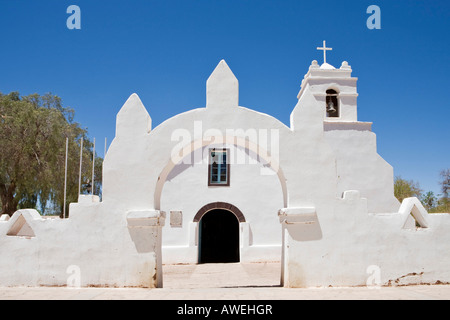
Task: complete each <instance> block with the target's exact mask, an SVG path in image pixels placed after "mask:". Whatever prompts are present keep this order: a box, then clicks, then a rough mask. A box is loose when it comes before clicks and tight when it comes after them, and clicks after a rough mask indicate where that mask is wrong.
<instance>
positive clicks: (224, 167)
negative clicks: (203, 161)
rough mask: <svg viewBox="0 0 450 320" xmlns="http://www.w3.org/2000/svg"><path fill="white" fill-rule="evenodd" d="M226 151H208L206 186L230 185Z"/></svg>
mask: <svg viewBox="0 0 450 320" xmlns="http://www.w3.org/2000/svg"><path fill="white" fill-rule="evenodd" d="M228 151H229V150H228V149H216V148H214V149H209V165H208V186H229V185H230V164H229V159H228V153H229V152H228Z"/></svg>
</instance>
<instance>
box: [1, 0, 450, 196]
mask: <svg viewBox="0 0 450 320" xmlns="http://www.w3.org/2000/svg"><path fill="white" fill-rule="evenodd" d="M72 4H74V5H78V6H79V7H80V9H81V30H69V29H68V28H67V26H66V20H67V18H68V17H69V16H70V15H69V14H67V13H66V10H67V7H68V6H69V5H72ZM372 4H374V5H378V6H379V7H380V9H381V30H369V29H368V28H367V27H366V20H367V19H368V18H369V16H370V15H369V14H367V13H366V10H367V7H368V6H369V5H372ZM449 21H450V2H449V1H448V0H433V1H425V0H423V1H413V0H396V1H379V0H371V1H365V0H354V1H345V0H344V1H328V0H326V1H321V0H315V1H300V0H292V1H291V0H270V1H269V0H177V1H173V0H158V1H152V0H129V1H123V0H122V1H117V0H108V1H101V0H97V1H93V0H89V1H88V0H71V1H64V0H40V1H30V0H28V1H26V0H15V1H11V0H0V36H1V39H2V42H1V47H0V63H1V67H0V91H1V92H3V93H8V92H10V91H19V92H20V93H21V94H22V95H27V94H31V93H39V94H44V93H46V92H52V93H53V94H56V95H58V96H60V97H61V98H62V99H63V103H64V105H66V106H70V107H72V108H73V109H74V110H75V115H76V116H75V121H77V122H79V123H80V124H81V125H82V127H85V128H87V129H88V131H89V135H90V136H91V137H96V139H97V141H98V144H99V145H100V146H99V147H98V150H100V151H99V155H100V156H103V148H104V146H103V144H104V139H105V137H106V138H107V140H108V144H109V143H110V142H111V141H112V139H113V138H114V132H115V117H116V114H117V112H118V111H119V109H120V107H121V106H122V105H123V103H124V102H125V101H126V99H127V98H128V97H129V95H130V94H132V93H134V92H136V93H137V94H138V95H139V96H140V98H141V100H142V101H143V103H144V105H145V106H146V108H147V110H148V112H149V113H150V115H151V117H152V120H153V127H155V126H156V125H158V124H160V123H161V122H162V121H164V120H166V119H168V118H170V117H172V116H174V115H176V114H178V113H180V112H184V111H187V110H190V109H193V108H198V107H204V106H205V102H206V93H205V85H206V79H207V78H208V76H209V75H210V74H211V72H212V71H213V69H214V68H215V66H216V65H217V63H218V62H219V61H220V60H221V59H225V60H226V61H227V63H228V65H229V66H230V67H231V69H232V70H233V72H234V74H235V75H236V76H237V78H238V79H239V84H240V105H241V106H244V107H247V108H251V109H254V110H257V111H260V112H264V113H267V114H270V115H272V116H274V117H276V118H278V119H279V120H280V121H282V122H284V123H285V124H287V125H288V124H289V115H290V113H291V111H292V109H293V108H294V106H295V104H296V103H297V98H296V96H297V93H298V91H299V89H300V83H301V80H302V78H303V76H304V74H305V73H306V72H307V70H308V67H309V65H310V63H311V61H312V60H318V61H319V63H321V62H322V53H321V52H319V51H317V50H316V48H317V47H318V46H321V45H322V41H323V40H326V41H327V46H329V47H332V48H333V51H332V52H331V53H329V54H328V56H327V57H328V58H327V61H328V62H329V63H330V64H332V65H334V66H336V67H339V66H340V65H341V63H342V61H344V60H346V61H348V62H349V64H350V65H351V66H352V69H353V76H355V77H358V79H359V80H358V93H359V97H358V118H359V120H360V121H370V122H373V126H372V128H373V131H374V132H375V133H376V134H377V144H378V153H379V154H380V155H381V156H382V157H383V158H384V159H385V160H386V161H388V162H389V163H390V164H391V165H392V166H393V167H394V174H395V175H401V176H402V177H403V178H405V179H408V180H409V179H412V180H415V181H417V182H419V183H420V186H421V187H422V189H424V191H428V190H432V191H434V192H435V193H438V192H439V186H438V180H439V172H440V170H442V169H445V168H449V167H450V160H449V159H450V143H449V141H450V130H449V118H450V111H449V110H450V90H449V87H450V86H449V85H450V80H449V75H450V64H449V59H448V58H449V52H450V45H449V41H448V40H449V31H450V22H449Z"/></svg>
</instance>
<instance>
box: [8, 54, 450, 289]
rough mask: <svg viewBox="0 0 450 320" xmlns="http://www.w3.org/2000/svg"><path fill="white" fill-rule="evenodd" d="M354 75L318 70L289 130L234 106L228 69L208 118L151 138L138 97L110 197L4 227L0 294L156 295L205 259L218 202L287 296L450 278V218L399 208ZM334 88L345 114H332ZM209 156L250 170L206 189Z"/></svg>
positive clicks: (195, 114)
mask: <svg viewBox="0 0 450 320" xmlns="http://www.w3.org/2000/svg"><path fill="white" fill-rule="evenodd" d="M351 72H352V70H351V68H350V66H349V65H348V64H346V63H343V64H342V66H341V68H340V69H336V68H329V67H327V68H325V67H324V68H320V67H319V66H318V65H317V63H314V62H313V64H312V65H311V66H310V69H309V71H308V73H307V75H306V76H305V79H304V81H303V82H302V86H301V90H300V93H299V95H298V98H299V100H298V103H297V105H296V106H295V107H294V108H293V111H292V113H291V119H290V120H291V121H290V127H287V126H286V125H284V124H283V123H281V122H280V121H278V120H277V119H275V118H273V117H271V116H269V115H266V114H263V113H259V112H256V111H253V110H251V109H248V108H245V107H241V106H239V83H238V81H237V79H236V77H235V75H234V74H233V73H232V72H231V70H230V69H229V67H228V65H227V64H226V63H225V61H221V62H220V63H219V64H218V66H217V67H216V69H215V70H214V72H213V73H212V75H211V76H210V78H209V79H208V80H207V89H206V92H207V99H206V107H205V108H198V109H194V110H191V111H188V112H185V113H182V114H179V115H177V116H175V117H173V118H171V119H168V120H167V121H165V122H163V123H162V124H160V125H159V126H158V127H156V128H152V127H151V125H152V124H151V117H150V115H149V113H148V112H147V109H146V108H145V107H144V105H143V104H142V102H141V100H140V99H139V97H138V96H137V95H136V94H132V95H131V96H130V97H129V99H128V100H127V101H126V103H125V104H124V106H123V107H122V108H121V109H120V111H119V112H118V114H117V126H116V137H115V139H114V140H113V142H112V144H111V146H110V148H109V150H108V153H107V155H106V157H105V160H104V164H103V194H102V201H98V200H99V199H97V198H96V197H92V196H91V197H89V196H87V197H80V201H79V202H78V203H72V204H71V205H70V210H69V212H70V218H69V219H65V220H61V219H58V218H57V219H44V218H42V217H40V216H39V214H38V213H37V212H36V211H34V210H19V211H18V212H16V213H15V214H14V215H13V216H12V217H11V219H9V220H8V219H4V218H1V219H0V254H1V256H2V259H1V260H0V270H1V273H0V285H1V286H39V285H45V286H64V285H67V284H68V281H75V282H76V281H78V280H79V282H80V285H81V286H113V287H161V286H163V279H162V278H163V274H162V269H163V268H162V263H163V261H164V262H165V263H196V262H197V259H198V256H197V255H198V241H197V239H198V226H197V223H196V222H194V221H193V217H194V216H195V214H196V213H197V212H198V210H199V209H200V208H202V207H203V206H205V205H207V204H209V203H213V202H226V203H229V204H232V205H233V206H236V207H237V208H239V210H240V211H241V212H242V214H243V215H244V217H245V222H241V223H240V256H241V261H243V262H255V261H260V262H264V261H266V262H267V261H273V260H279V261H280V262H281V266H280V273H281V275H280V276H281V279H282V282H283V285H284V286H287V287H308V286H328V285H332V286H353V285H363V284H365V282H366V281H367V278H368V272H367V270H369V271H370V272H374V271H373V270H379V273H376V274H374V276H376V278H377V279H379V281H380V282H381V283H382V284H402V283H408V284H409V283H435V282H445V283H448V282H450V273H449V272H450V271H449V270H450V268H449V266H450V260H449V259H450V257H449V252H450V232H449V230H450V215H449V214H433V215H428V213H427V212H426V211H425V210H424V209H423V207H421V206H420V204H419V203H418V201H417V199H406V200H405V202H404V203H403V204H402V205H400V203H398V201H397V200H396V199H395V198H394V196H393V170H392V167H391V166H390V165H389V164H388V163H386V161H384V160H383V159H382V158H381V157H380V156H379V155H378V153H377V151H376V136H375V134H374V133H372V132H371V124H370V123H365V122H359V121H358V119H357V105H356V99H357V96H358V94H357V90H356V81H357V79H356V78H353V77H351ZM329 88H333V89H334V90H336V91H337V92H338V93H339V101H340V107H341V111H342V112H341V116H340V117H339V118H326V113H325V99H326V94H325V91H326V90H327V89H329ZM153 111H154V110H153ZM255 133H256V134H255ZM214 146H221V147H226V148H229V149H230V150H231V151H232V152H233V153H234V155H236V157H237V158H239V157H241V156H242V158H244V159H245V158H246V159H247V160H248V162H245V161H244V163H241V162H238V163H232V164H231V179H230V181H231V184H230V186H229V187H208V185H207V161H206V159H205V155H204V154H205V153H204V152H203V151H204V150H208V149H209V148H210V147H214ZM196 154H200V156H199V157H194V158H195V161H194V162H192V163H189V164H187V165H186V164H185V163H183V159H186V158H189V157H191V156H193V155H196ZM250 160H251V161H250ZM171 211H172V212H173V211H181V212H182V215H181V216H182V222H181V224H182V226H181V227H177V228H173V227H171V226H170V223H168V224H165V219H166V212H167V213H168V214H170V212H171ZM411 217H413V218H411ZM414 221H418V223H419V225H420V226H422V227H421V228H419V229H416V228H415V224H414ZM280 222H281V224H280ZM374 266H375V267H374ZM374 268H375V269H374ZM376 268H378V269H376ZM77 272H78V273H77Z"/></svg>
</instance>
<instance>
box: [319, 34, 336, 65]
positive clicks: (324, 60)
mask: <svg viewBox="0 0 450 320" xmlns="http://www.w3.org/2000/svg"><path fill="white" fill-rule="evenodd" d="M317 50H322V51H323V63H327V51H332V50H333V48H327V46H326V43H325V40H323V47H317Z"/></svg>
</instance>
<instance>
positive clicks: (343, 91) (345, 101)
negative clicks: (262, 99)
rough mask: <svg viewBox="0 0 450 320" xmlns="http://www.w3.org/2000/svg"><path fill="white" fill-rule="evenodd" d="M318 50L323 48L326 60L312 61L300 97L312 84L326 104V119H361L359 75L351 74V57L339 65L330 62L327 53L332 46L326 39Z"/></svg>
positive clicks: (343, 120)
mask: <svg viewBox="0 0 450 320" xmlns="http://www.w3.org/2000/svg"><path fill="white" fill-rule="evenodd" d="M317 50H323V52H324V63H323V64H322V65H320V66H319V64H318V63H317V61H316V60H314V61H313V62H312V63H311V65H310V67H309V70H308V73H307V74H306V75H305V77H304V79H303V80H302V84H301V89H300V92H299V94H298V98H299V99H300V97H301V96H302V95H303V93H304V92H305V90H306V88H309V89H310V91H311V93H312V94H313V96H314V97H315V98H316V100H317V101H318V102H319V104H320V105H321V106H322V108H323V114H324V121H325V122H357V121H358V117H357V104H356V100H357V97H358V93H357V90H356V82H357V81H358V78H355V77H352V76H351V74H352V68H351V67H350V66H349V64H348V63H347V61H344V62H342V65H341V67H340V68H339V69H336V68H335V67H334V66H332V65H331V64H329V63H327V62H326V53H327V51H331V50H332V48H327V47H326V45H325V41H324V43H323V47H319V48H317Z"/></svg>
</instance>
